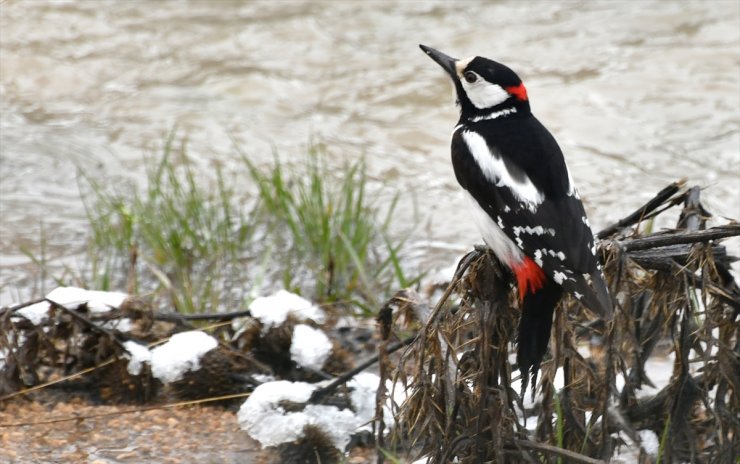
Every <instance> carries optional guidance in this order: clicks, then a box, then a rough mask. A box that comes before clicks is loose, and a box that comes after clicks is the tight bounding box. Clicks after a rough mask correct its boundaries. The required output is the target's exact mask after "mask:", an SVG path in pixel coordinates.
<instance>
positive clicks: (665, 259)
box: [390, 182, 740, 463]
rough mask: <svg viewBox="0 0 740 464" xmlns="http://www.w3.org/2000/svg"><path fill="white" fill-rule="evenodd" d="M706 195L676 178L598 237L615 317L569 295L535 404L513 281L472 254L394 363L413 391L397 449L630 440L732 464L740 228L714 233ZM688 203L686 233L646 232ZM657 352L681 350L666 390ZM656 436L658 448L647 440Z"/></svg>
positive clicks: (457, 452)
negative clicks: (652, 364)
mask: <svg viewBox="0 0 740 464" xmlns="http://www.w3.org/2000/svg"><path fill="white" fill-rule="evenodd" d="M699 192H700V191H699V189H698V188H692V189H684V188H683V184H682V183H681V182H678V183H675V184H672V185H671V186H669V187H667V188H666V189H664V190H663V191H661V192H660V193H659V194H658V195H657V196H656V197H655V198H654V199H653V200H651V201H650V202H648V203H647V204H646V205H645V206H643V207H642V208H640V209H639V210H638V211H636V212H635V213H633V214H632V215H630V216H629V217H627V218H625V219H623V220H622V221H620V222H619V223H617V224H615V225H614V226H612V227H610V228H607V229H605V230H604V231H602V232H601V233H600V234H599V237H600V238H601V239H602V241H601V245H600V248H599V250H600V255H601V260H602V263H603V264H604V270H605V274H606V276H607V279H608V281H609V285H610V289H611V293H612V295H613V296H614V297H615V298H614V299H615V302H616V303H615V305H616V307H615V311H614V316H613V319H612V320H611V321H602V320H599V319H597V318H595V316H593V315H592V314H591V313H590V312H589V311H587V310H586V309H584V308H583V307H582V306H581V305H580V304H578V303H577V302H576V301H575V300H573V299H572V298H569V297H568V298H565V299H564V300H563V301H562V302H561V303H560V307H559V308H558V310H557V311H556V315H555V320H554V323H553V331H552V340H551V343H550V353H549V356H548V357H546V359H545V361H544V362H543V363H542V366H541V377H540V381H539V383H538V385H537V398H536V401H534V402H533V401H531V399H529V398H527V396H528V392H523V391H520V388H518V386H519V385H521V379H520V378H517V376H518V374H517V375H512V373H513V372H516V366H513V359H514V357H513V356H512V353H513V352H514V347H513V346H512V340H515V336H516V330H515V329H516V326H517V321H518V317H519V309H518V307H517V300H516V298H515V297H514V295H513V290H514V289H513V287H512V283H511V282H512V280H511V277H510V276H509V274H508V273H507V271H505V270H504V269H502V268H501V266H500V265H499V263H498V262H497V261H496V259H495V258H494V257H493V256H492V255H490V254H489V253H488V252H486V251H485V250H483V249H479V250H476V251H473V252H471V253H470V254H468V255H467V256H466V257H465V258H463V260H461V262H460V264H459V267H458V271H457V273H456V275H455V279H454V280H453V282H452V283H451V285H450V287H449V288H448V291H447V292H446V293H445V295H443V297H442V298H441V299H440V301H439V302H438V304H437V306H436V308H435V310H434V311H433V312H432V314H431V317H429V319H428V321H426V324H425V325H424V327H423V329H422V330H421V331H420V334H419V337H418V338H417V339H416V340H415V341H414V343H412V344H411V345H410V346H409V348H408V349H407V350H406V351H405V352H404V353H403V355H402V356H401V358H400V361H399V363H398V365H397V366H392V367H393V369H392V370H391V371H392V372H391V374H390V375H391V376H392V377H393V378H395V380H396V381H397V382H400V384H401V385H404V387H406V388H408V391H409V392H410V394H409V395H410V396H409V398H408V400H407V401H406V402H405V403H404V404H403V405H402V406H401V407H400V408H398V409H397V411H396V412H397V414H396V428H395V430H396V433H395V439H396V441H395V444H396V445H399V444H401V443H406V446H407V449H412V450H413V454H418V455H424V456H428V457H429V459H430V461H429V462H431V463H447V462H453V461H454V462H460V463H479V462H501V463H503V462H543V460H544V461H545V462H562V461H563V460H566V461H568V462H603V461H600V460H605V461H606V460H609V459H611V458H612V457H613V456H614V455H615V454H616V453H618V451H619V449H620V447H623V446H629V447H639V459H640V461H642V462H654V461H656V460H657V461H660V462H722V463H732V462H733V461H734V459H735V457H736V456H738V455H740V437H738V430H739V428H738V425H739V421H740V420H739V419H738V417H740V416H739V415H738V412H739V411H740V392H739V391H738V389H740V337H739V336H738V330H740V324H739V321H738V317H739V315H740V290H739V289H738V286H737V284H736V283H735V282H734V280H733V278H732V276H731V274H730V272H729V265H730V262H731V261H732V260H733V258H730V257H728V256H727V253H726V250H725V248H724V247H723V246H722V245H720V244H719V240H720V239H721V238H723V237H728V236H733V235H738V233H739V232H740V226H738V224H736V223H734V222H733V223H731V224H729V225H726V226H719V227H715V228H710V229H705V222H706V219H707V217H708V216H709V215H708V213H707V212H706V211H705V210H704V208H703V207H702V206H701V204H700V202H699ZM678 205H683V209H682V211H681V214H680V218H679V222H678V225H677V228H676V229H675V230H671V231H666V232H660V233H652V234H645V233H641V230H642V228H643V227H644V225H645V223H646V221H651V220H652V219H653V218H654V217H655V216H657V215H658V214H661V213H664V212H665V211H667V210H669V209H670V208H672V207H674V206H678ZM453 292H454V294H456V295H457V298H455V299H453V298H450V296H451V294H452V293H453ZM656 351H662V352H663V353H662V355H663V356H668V357H672V358H674V362H673V370H672V374H671V376H670V381H669V382H668V383H667V385H666V386H664V387H663V388H661V389H659V390H657V389H656V388H651V387H654V385H653V381H654V379H655V377H654V375H653V373H652V372H650V371H649V369H648V368H647V366H646V363H647V362H648V359H649V358H650V357H651V356H652V355H654V354H655V353H656ZM560 375H562V380H559V378H558V377H559V376H560ZM512 379H513V380H512ZM399 388H400V387H399ZM534 396H535V392H534V390H533V391H532V399H534ZM645 431H651V432H652V433H653V434H654V436H655V437H657V439H658V440H659V444H658V449H657V450H655V449H649V450H648V449H646V448H649V447H648V446H643V444H642V440H643V437H645V436H646V435H645V433H646V432H645Z"/></svg>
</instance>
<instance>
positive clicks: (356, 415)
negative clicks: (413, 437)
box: [237, 372, 406, 450]
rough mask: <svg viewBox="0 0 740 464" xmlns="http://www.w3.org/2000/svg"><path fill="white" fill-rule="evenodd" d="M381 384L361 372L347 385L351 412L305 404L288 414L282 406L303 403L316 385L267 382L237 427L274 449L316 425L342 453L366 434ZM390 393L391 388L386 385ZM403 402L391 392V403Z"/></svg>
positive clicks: (245, 407) (399, 393)
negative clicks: (356, 435) (353, 439)
mask: <svg viewBox="0 0 740 464" xmlns="http://www.w3.org/2000/svg"><path fill="white" fill-rule="evenodd" d="M379 383H380V377H378V376H377V375H376V374H372V373H368V372H362V373H360V374H358V375H356V376H355V377H354V378H353V379H352V380H351V381H349V382H348V383H347V386H349V387H350V388H351V389H352V391H351V393H350V401H351V402H352V407H353V409H354V411H356V412H353V411H352V410H350V409H339V408H337V407H336V406H326V405H314V404H308V405H306V407H305V408H303V410H294V411H291V412H288V411H286V410H285V408H284V407H283V406H281V403H282V402H285V401H289V402H293V403H306V402H307V401H308V400H309V398H310V397H311V394H312V393H313V391H314V390H316V388H318V387H319V384H309V383H305V382H289V381H287V380H278V381H275V382H267V383H263V384H262V385H260V386H258V387H257V388H255V389H254V391H253V392H252V394H251V395H250V397H249V398H248V399H247V400H246V401H245V402H244V403H243V404H242V406H241V408H239V413H238V414H237V419H238V421H239V426H240V427H241V428H242V429H243V430H245V431H246V432H247V433H249V435H250V436H251V437H252V438H254V439H255V440H257V441H259V442H260V444H262V446H277V445H279V444H281V443H286V442H291V441H295V440H297V439H298V438H300V437H301V436H302V435H303V428H304V427H305V426H306V425H315V426H317V427H319V428H321V429H322V430H323V431H324V432H325V433H327V434H328V435H329V437H331V439H332V441H333V442H334V446H336V447H337V448H338V449H339V450H344V449H345V447H346V446H347V444H348V443H349V441H350V438H351V436H352V434H354V433H356V432H358V431H360V430H369V429H370V424H369V422H370V421H371V420H372V418H373V417H374V416H375V393H376V391H377V389H378V385H379ZM386 387H387V388H388V389H389V391H391V389H392V384H391V383H390V381H388V382H387V383H386ZM405 398H406V392H405V391H403V389H402V388H401V387H400V384H399V388H397V389H396V390H395V391H394V395H393V401H395V402H396V403H399V402H401V401H403V400H404V399H405ZM383 409H384V411H383V414H384V416H385V418H386V423H388V422H390V418H391V415H390V409H389V408H388V407H384V408H383Z"/></svg>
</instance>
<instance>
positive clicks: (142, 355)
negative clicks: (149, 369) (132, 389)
mask: <svg viewBox="0 0 740 464" xmlns="http://www.w3.org/2000/svg"><path fill="white" fill-rule="evenodd" d="M123 347H124V348H126V351H127V353H125V354H124V356H125V357H126V358H128V359H129V362H128V366H127V367H126V370H128V373H129V374H131V375H139V374H141V367H142V366H143V365H144V363H151V362H152V352H151V351H149V348H147V347H145V346H144V345H139V344H138V343H136V342H133V341H127V342H124V343H123Z"/></svg>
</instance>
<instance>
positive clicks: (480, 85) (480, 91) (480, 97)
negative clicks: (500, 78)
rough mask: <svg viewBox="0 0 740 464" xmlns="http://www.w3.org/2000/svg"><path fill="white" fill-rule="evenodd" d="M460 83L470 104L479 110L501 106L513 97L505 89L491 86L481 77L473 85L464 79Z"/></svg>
mask: <svg viewBox="0 0 740 464" xmlns="http://www.w3.org/2000/svg"><path fill="white" fill-rule="evenodd" d="M460 83H461V84H462V86H463V90H465V94H466V95H467V96H468V99H469V100H470V102H471V103H472V104H473V105H475V107H476V108H478V109H479V110H482V109H485V108H492V107H494V106H496V105H500V104H501V103H503V102H505V101H506V100H508V99H509V97H511V94H509V92H507V91H506V90H504V89H503V87H501V86H500V85H496V84H491V83H490V82H488V81H486V80H485V79H483V78H482V77H480V76H478V80H476V81H475V82H473V83H472V84H471V83H470V82H468V81H466V80H465V79H464V78H462V79H460Z"/></svg>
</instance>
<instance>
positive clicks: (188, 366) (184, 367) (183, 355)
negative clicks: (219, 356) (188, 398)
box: [129, 330, 218, 383]
mask: <svg viewBox="0 0 740 464" xmlns="http://www.w3.org/2000/svg"><path fill="white" fill-rule="evenodd" d="M217 346H218V341H216V339H215V338H213V337H211V336H210V335H208V334H206V333H205V332H201V331H200V330H191V331H189V332H180V333H178V334H175V335H173V336H172V337H170V339H169V341H168V342H167V343H165V344H164V345H162V346H158V347H156V348H154V349H153V350H152V355H151V364H152V375H154V377H156V378H158V379H159V380H161V381H162V382H163V383H170V382H176V381H178V380H180V379H182V376H183V375H184V374H185V373H186V372H188V371H197V370H198V369H200V358H201V357H203V355H204V354H206V353H208V352H209V351H211V350H212V349H214V348H216V347H217ZM129 367H131V366H130V364H129Z"/></svg>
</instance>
